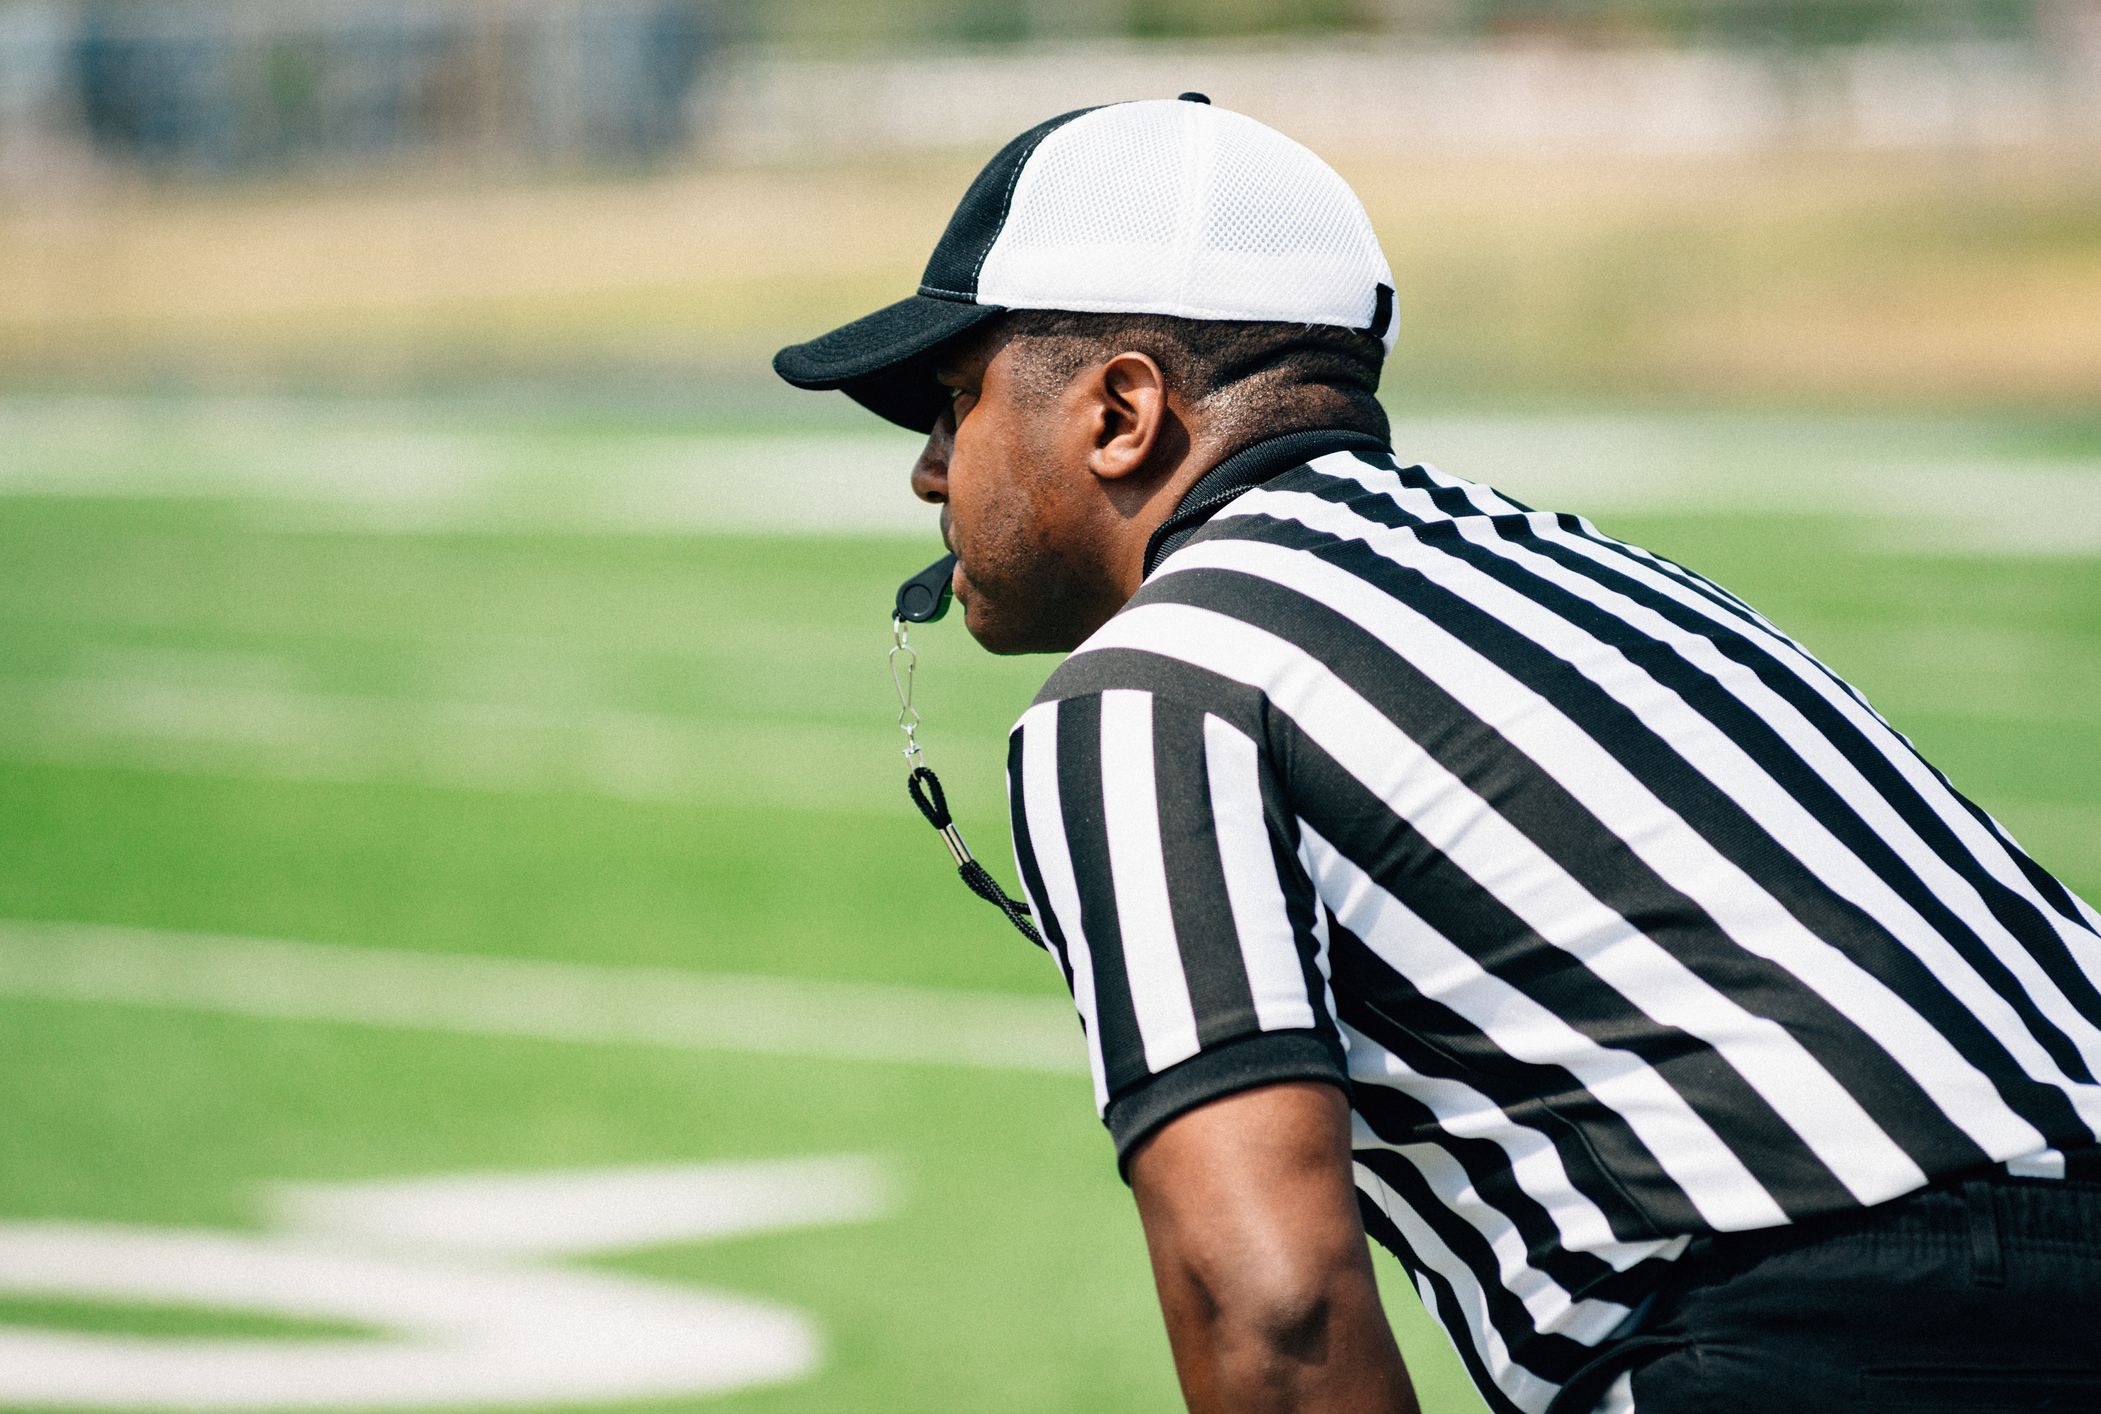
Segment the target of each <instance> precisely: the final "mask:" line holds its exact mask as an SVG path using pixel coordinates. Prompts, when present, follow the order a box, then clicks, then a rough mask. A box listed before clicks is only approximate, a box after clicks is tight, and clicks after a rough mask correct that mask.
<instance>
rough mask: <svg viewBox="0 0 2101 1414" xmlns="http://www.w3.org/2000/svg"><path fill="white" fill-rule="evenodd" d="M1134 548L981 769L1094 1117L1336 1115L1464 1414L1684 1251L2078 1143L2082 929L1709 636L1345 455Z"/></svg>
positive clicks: (1613, 566) (1576, 533)
mask: <svg viewBox="0 0 2101 1414" xmlns="http://www.w3.org/2000/svg"><path fill="white" fill-rule="evenodd" d="M1192 526H1193V527H1194V529H1193V531H1192ZM1163 532H1165V534H1164V535H1163V536H1162V537H1160V538H1157V539H1156V542H1155V546H1154V552H1153V554H1151V555H1149V557H1148V569H1149V572H1148V574H1147V576H1146V579H1145V582H1144V585H1143V587H1142V588H1141V589H1140V590H1139V592H1138V594H1137V595H1136V596H1135V597H1134V598H1133V599H1132V600H1131V602H1130V603H1129V605H1127V606H1126V607H1125V608H1124V609H1123V611H1122V612H1121V613H1119V614H1117V615H1116V617H1115V618H1113V619H1112V620H1110V622H1109V623H1108V624H1107V625H1106V626H1104V627H1103V628H1102V629H1101V630H1100V631H1099V632H1098V633H1096V634H1095V635H1094V636H1093V637H1092V638H1090V639H1089V640H1088V641H1087V642H1086V643H1085V644H1083V645H1082V646H1081V647H1080V648H1079V649H1078V650H1077V651H1076V652H1074V653H1073V654H1072V656H1071V657H1070V658H1069V659H1068V660H1067V661H1066V662H1065V663H1064V664H1063V665H1062V666H1061V667H1059V669H1058V670H1057V671H1056V672H1055V673H1054V674H1053V675H1052V676H1051V678H1050V681H1049V682H1048V683H1047V684H1046V685H1045V687H1044V689H1043V691H1042V693H1041V694H1040V695H1039V696H1038V697H1037V699H1036V702H1035V703H1034V705H1032V706H1031V707H1030V708H1029V710H1028V712H1027V713H1026V714H1025V715H1024V716H1023V717H1022V719H1021V721H1020V723H1019V724H1018V725H1017V726H1016V727H1015V729H1014V733H1013V736H1012V739H1011V742H1010V748H1009V757H1008V786H1009V791H1010V796H1011V803H1012V815H1013V830H1014V839H1015V851H1016V856H1017V863H1018V865H1019V869H1020V874H1021V878H1022V881H1023V884H1024V886H1025V888H1026V890H1027V892H1028V895H1029V900H1030V902H1031V904H1032V905H1033V907H1034V908H1035V910H1036V914H1037V917H1038V918H1039V919H1040V920H1041V921H1042V923H1043V925H1044V927H1043V931H1044V933H1045V935H1046V937H1047V938H1048V940H1049V942H1050V944H1051V949H1052V952H1053V954H1054V956H1055V957H1056V959H1057V961H1058V963H1059V966H1060V967H1061V969H1062V970H1063V972H1064V974H1065V977H1066V980H1067V982H1068V984H1069V985H1070V987H1071V989H1072V993H1073V996H1074V999H1075V1001H1076V1003H1077V1006H1078V1009H1079V1013H1080V1017H1081V1020H1082V1022H1083V1023H1084V1025H1085V1028H1086V1033H1087V1037H1088V1044H1089V1051H1090V1053H1091V1058H1092V1062H1093V1070H1094V1086H1095V1099H1096V1101H1097V1103H1098V1105H1099V1107H1100V1109H1101V1111H1102V1113H1103V1116H1104V1118H1105V1119H1106V1122H1107V1124H1108V1126H1109V1128H1110V1130H1111V1132H1112V1134H1113V1135H1114V1137H1115V1140H1116V1145H1117V1150H1118V1153H1119V1154H1120V1155H1128V1154H1129V1152H1130V1150H1131V1148H1132V1146H1133V1145H1134V1144H1136V1143H1137V1142H1138V1141H1139V1140H1141V1139H1142V1138H1143V1137H1144V1136H1145V1135H1146V1134H1148V1133H1149V1132H1151V1131H1152V1130H1153V1129H1155V1128H1156V1127H1158V1126H1159V1125H1160V1124H1161V1123H1163V1122H1164V1121H1166V1120H1168V1119H1170V1118H1172V1117H1173V1116H1175V1115H1176V1114H1179V1113H1180V1112H1182V1111H1183V1110H1185V1109H1187V1108H1189V1107H1191V1106H1193V1105H1196V1104H1199V1103H1201V1102H1203V1101H1205V1100H1208V1099H1212V1098H1215V1097H1217V1096H1219V1095H1222V1094H1226V1093H1228V1092H1230V1091H1233V1090H1237V1089H1242V1088H1246V1087H1248V1086H1251V1085H1256V1084H1262V1083H1267V1082H1270V1081H1275V1080H1284V1079H1299V1078H1315V1079H1326V1080H1333V1081H1336V1082H1338V1083H1343V1084H1345V1085H1346V1087H1347V1089H1348V1091H1349V1093H1350V1096H1351V1101H1352V1106H1353V1110H1354V1148H1355V1158H1356V1181H1357V1185H1358V1189H1359V1196H1360V1201H1361V1204H1362V1206H1363V1209H1364V1212H1365V1217H1366V1223H1367V1227H1368V1228H1369V1230H1370V1232H1371V1234H1372V1235H1373V1237H1374V1238H1375V1239H1376V1240H1378V1241H1380V1242H1382V1243H1383V1244H1385V1245H1386V1246H1387V1247H1389V1248H1391V1249H1392V1250H1393V1252H1394V1253H1395V1254H1396V1255H1397V1256H1398V1257H1399V1258H1400V1260H1401V1261H1402V1262H1403V1263H1404V1264H1405V1266H1406V1267H1407V1270H1408V1271H1409V1273H1410V1275H1411V1276H1412V1278H1413V1279H1414V1281H1415V1284H1416V1287H1417V1289H1418V1290H1419V1291H1420V1292H1421V1294H1422V1296H1423V1299H1424V1301H1425V1302H1426V1303H1427V1304H1428V1306H1429V1308H1430V1310H1431V1311H1432V1313H1433V1314H1434V1315H1436V1316H1437V1318H1438V1319H1439V1320H1441V1321H1442V1322H1443V1323H1444V1325H1445V1327H1446V1328H1447V1329H1448V1330H1449V1331H1450V1332H1451V1333H1452V1336H1453V1338H1454V1341H1455V1343H1456V1344H1457V1345H1458V1348H1459V1351H1460V1353H1461V1355H1462V1357H1463V1358H1464V1359H1465V1361H1466V1363H1467V1365H1468V1367H1469V1369H1470V1371H1471V1373H1472V1374H1473V1377H1474V1380H1475V1383H1476V1384H1477V1385H1479V1386H1480V1388H1481V1390H1482V1392H1483V1394H1484V1396H1485V1397H1486V1398H1487V1399H1488V1400H1489V1402H1490V1404H1491V1405H1492V1406H1493V1407H1494V1408H1496V1409H1497V1410H1499V1411H1510V1410H1523V1411H1528V1414H1537V1411H1540V1410H1542V1409H1544V1407H1545V1406H1546V1404H1547V1403H1548V1402H1549V1401H1550V1400H1551V1399H1552V1398H1553V1396H1554V1394H1555V1393H1556V1391H1557V1390H1558V1389H1559V1387H1560V1386H1561V1384H1562V1383H1563V1382H1564V1381H1565V1380H1566V1379H1567V1377H1568V1376H1569V1374H1570V1373H1571V1372H1572V1371H1573V1370H1574V1369H1575V1368H1576V1367H1577V1366H1579V1365H1580V1364H1582V1363H1583V1362H1584V1361H1585V1360H1587V1359H1589V1358H1590V1357H1591V1356H1592V1355H1594V1354H1595V1353H1596V1351H1597V1348H1598V1346H1599V1344H1600V1342H1601V1341H1604V1340H1606V1339H1607V1338H1608V1337H1611V1336H1613V1335H1615V1333H1620V1332H1623V1331H1624V1330H1625V1329H1626V1328H1627V1327H1628V1326H1629V1325H1630V1322H1631V1318H1632V1317H1633V1315H1634V1313H1635V1312H1636V1310H1637V1308H1638V1307H1639V1306H1640V1304H1641V1302H1642V1300H1643V1298H1644V1297H1645V1296H1647V1295H1648V1294H1649V1293H1650V1292H1652V1291H1653V1290H1655V1288H1656V1287H1657V1285H1658V1282H1659V1279H1660V1278H1661V1277H1662V1275H1663V1274H1664V1273H1665V1272H1666V1270H1667V1268H1668V1265H1669V1264H1670V1263H1671V1262H1672V1261H1673V1260H1674V1259H1675V1258H1676V1257H1678V1256H1679V1254H1680V1253H1681V1252H1683V1251H1684V1249H1685V1247H1686V1245H1687V1243H1688V1241H1689V1240H1690V1239H1691V1238H1692V1237H1694V1236H1696V1235H1699V1234H1706V1233H1713V1232H1728V1231H1737V1230H1743V1229H1750V1228H1761V1227H1769V1226H1773V1225H1777V1224H1783V1223H1788V1222H1792V1221H1797V1220H1800V1219H1803V1218H1807V1217H1810V1216H1812V1215H1818V1214H1827V1213H1833V1212H1840V1211H1844V1210H1847V1209H1852V1208H1857V1207H1862V1206H1867V1205H1871V1204H1876V1203H1881V1202H1884V1201H1886V1200H1888V1199H1891V1198H1893V1197H1896V1196H1897V1195H1900V1194H1903V1193H1906V1192H1908V1191H1910V1190H1913V1189H1915V1188H1918V1187H1920V1186H1922V1185H1924V1184H1926V1183H1928V1182H1930V1181H1933V1180H1935V1179H1937V1178H1940V1177H1943V1176H1946V1175H1950V1174H1955V1173H1959V1172H1961V1171H1963V1170H1966V1169H1974V1168H1977V1167H1979V1166H1983V1165H1988V1164H1993V1163H2005V1162H2008V1161H2011V1162H2012V1166H2013V1167H2014V1168H2015V1169H2016V1171H2017V1172H2028V1173H2035V1174H2043V1175H2047V1174H2050V1173H2061V1172H2062V1170H2063V1165H2064V1163H2065V1159H2064V1155H2065V1153H2067V1152H2076V1151H2079V1150H2084V1149H2087V1148H2089V1147H2091V1146H2093V1145H2094V1144H2095V1143H2096V1140H2097V1138H2101V1085H2097V1083H2096V1075H2097V1067H2101V1024H2097V1023H2101V992H2097V982H2101V919H2097V917H2096V915H2095V913H2094V911H2093V910H2092V909H2091V908H2090V907H2088V906H2087V905H2086V904H2084V903H2083V902H2081V901H2080V900H2079V899H2077V898H2075V897H2074V896H2073V895H2072V894H2071V893H2069V892H2068V891H2067V890H2066V889H2065V888H2064V887H2063V886H2061V885H2060V884H2059V883H2058V882H2057V881H2056V880H2054V879H2052V878H2051V877H2050V876H2049V875H2048V874H2046V873H2045V872H2044V871H2043V870H2042V869H2040V868H2038V867H2037V866H2036V865H2035V864H2034V863H2033V862H2032V861H2031V860H2029V859H2028V858H2027V856H2026V855H2025V854H2023V853H2022V852H2021V850H2020V849H2019V847H2018V846H2016V845H2015V844H2014V842H2013V841H2012V840H2011V839H2009V838H2008V837H2007V835H2006V834H2005V832H2004V831H2003V830H2001V829H2000V828H1999V827H1998V825H1996V824H1995V823H1994V822H1993V821H1992V820H1991V819H1990V818H1989V817H1987V816H1986V815H1985V814H1984V813H1983V812H1982V811H1981V810H1979V809H1977V808H1976V807H1975V806H1973V805H1971V804H1970V803H1969V802H1968V801H1966V800H1965V799H1963V798H1962V797H1961V796H1960V795H1958V794H1957V793H1956V792H1955V791H1954V790H1953V789H1952V788H1951V787H1950V786H1949V784H1948V782H1947V781H1946V779H1945V778H1944V777H1942V776H1941V775H1940V774H1939V773H1938V772H1937V771H1935V770H1934V769H1933V767H1931V766H1930V765H1928V764H1927V763H1926V762H1925V761H1924V760H1922V759H1921V758H1920V757H1919V756H1918V754H1917V753H1916V752H1915V751H1914V750H1913V749H1912V747H1911V746H1910V744H1909V743H1908V742H1907V741H1906V740H1905V739H1904V738H1903V737H1902V736H1901V735H1899V734H1898V733H1897V732H1896V731H1895V730H1893V729H1892V728H1891V727H1890V726H1889V724H1888V723H1886V722H1885V721H1883V719H1882V718H1881V717H1880V716H1878V715H1877V714H1876V713H1875V712H1874V710H1873V709H1872V708H1870V707H1869V706H1868V704H1867V703H1866V702H1865V701H1863V700H1862V698H1861V697H1860V695H1859V694H1858V693H1856V692H1855V691H1853V690H1852V689H1851V688H1850V687H1848V686H1847V685H1846V684H1845V683H1844V682H1842V681H1840V680H1839V679H1838V678H1837V677H1836V676H1834V675H1833V674H1832V673H1831V672H1830V671H1829V670H1827V669H1826V668H1824V667H1823V666H1822V665H1821V664H1819V663H1818V662H1817V661H1816V660H1815V659H1814V658H1812V657H1811V656H1810V655H1809V654H1808V653H1807V652H1805V651H1804V650H1803V649H1802V648H1801V647H1800V646H1799V645H1798V644H1796V643H1795V642H1794V641H1792V640H1791V639H1789V638H1787V637H1786V636H1785V635H1784V634H1782V633H1781V632H1780V631H1779V630H1778V629H1776V628H1775V627H1774V626H1773V625H1772V624H1770V623H1769V622H1767V621H1766V620H1765V619H1764V618H1762V617H1760V616H1759V615H1758V614H1757V613H1756V612H1754V611H1753V610H1752V609H1750V608H1749V607H1747V606H1746V605H1745V604H1744V603H1743V602H1742V601H1740V600H1738V599H1736V598H1735V597H1734V596H1732V595H1730V594H1729V593H1727V592H1726V591H1724V590H1722V589H1720V588H1718V587H1716V586H1715V585H1713V584H1711V583H1709V582H1708V581H1706V580H1704V579H1702V578H1700V577H1699V576H1697V575H1694V574H1692V573H1690V572H1689V571H1687V570H1685V569H1683V568H1681V567H1680V566H1678V565H1675V564H1673V563H1671V562H1670V561H1668V560H1665V559H1662V558H1660V557H1658V556H1656V555H1652V554H1649V553H1647V552H1645V551H1642V550H1639V549H1636V548H1634V547H1633V546H1630V545H1627V544H1624V543H1621V542H1619V541H1616V540H1614V539H1612V538H1610V537H1608V536H1605V535H1603V534H1601V533H1599V532H1598V531H1597V530H1596V529H1595V528H1593V527H1592V526H1591V525H1590V524H1589V523H1588V522H1586V521H1584V520H1582V519H1579V518H1577V517H1574V516H1568V515H1554V514H1547V513H1542V512H1535V511H1532V510H1529V509H1527V508H1526V507H1524V506H1521V505H1519V504H1517V503H1516V502H1514V501H1511V500H1509V499H1508V498H1506V497H1504V496H1501V495H1499V494H1498V493H1496V492H1495V491H1492V490H1490V489H1489V488H1487V487H1485V486H1481V485H1476V484H1472V483H1469V482H1465V481H1461V480H1458V479H1455V478H1453V477H1450V476H1446V475H1444V474H1442V473H1440V472H1437V471H1435V470H1433V469H1431V468H1428V467H1423V466H1403V465H1401V464H1400V463H1398V462H1397V461H1396V460H1395V459H1394V458H1393V457H1392V456H1390V455H1389V454H1387V453H1386V452H1385V450H1384V449H1383V448H1381V447H1379V446H1378V445H1377V444H1374V443H1370V442H1368V441H1366V440H1365V439H1362V438H1353V437H1351V436H1349V435H1348V434H1322V435H1318V436H1315V437H1313V438H1312V439H1311V440H1310V441H1309V439H1308V438H1307V437H1306V436H1305V435H1304V434H1301V435H1300V436H1298V437H1295V438H1289V439H1282V440H1279V441H1273V442H1271V443H1267V444H1262V445H1259V446H1257V447H1254V448H1251V449H1249V450H1248V451H1247V452H1243V453H1241V454H1240V455H1239V456H1237V457H1235V458H1233V459H1230V460H1229V462H1228V463H1227V464H1225V465H1224V466H1221V467H1220V468H1219V469H1217V470H1216V471H1214V472H1213V473H1212V475H1211V476H1210V477H1207V478H1206V480H1205V481H1204V482H1203V483H1200V484H1199V486H1198V488H1197V490H1196V491H1195V492H1194V493H1192V495H1191V497H1190V498H1189V500H1188V501H1185V503H1184V509H1183V511H1182V512H1180V513H1178V515H1177V518H1176V520H1174V521H1171V522H1170V523H1169V525H1168V526H1167V527H1163ZM1624 1397H1625V1396H1624V1393H1622V1395H1621V1396H1620V1398H1621V1399H1624Z"/></svg>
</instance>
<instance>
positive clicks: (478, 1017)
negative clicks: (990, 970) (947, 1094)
mask: <svg viewBox="0 0 2101 1414" xmlns="http://www.w3.org/2000/svg"><path fill="white" fill-rule="evenodd" d="M0 996H12V997H29V998H40V999H45V1000H65V1001H83V1002H111V1003H119V1004H123V1005H129V1006H145V1007H154V1008H160V1009H166V1010H178V1011H205V1012H218V1013H227V1014H232V1015H240V1016H252V1017H262V1018H268V1019H271V1020H280V1021H319V1022H347V1023H351V1024H354V1025H363V1026H384V1027H392V1028H399V1029H406V1030H422V1031H443V1032H456V1033H461V1034H466V1035H480V1036H514V1037H524V1038H529V1039H533V1040H543V1041H572V1042H588V1043H597V1044H607V1045H642V1046H664V1047H670V1048H673V1049H678V1050H690V1051H735V1052H745V1053H750V1054H756V1055H775V1056H808V1057H816V1058H819V1059H825V1060H852V1061H882V1062H900V1063H908V1064H925V1065H954V1066H966V1067H972V1068H976V1069H985V1070H1016V1071H1033V1072H1041V1073H1045V1074H1056V1075H1065V1074H1075V1073H1078V1072H1079V1071H1080V1070H1082V1069H1083V1067H1084V1063H1085V1057H1084V1054H1083V1050H1082V1042H1081V1037H1080V1033H1079V1029H1078V1028H1077V1027H1076V1026H1075V1025H1074V1024H1073V1021H1072V1014H1071V1011H1070V1009H1069V1007H1068V1006H1067V1005H1065V1004H1064V1003H1062V1002H1061V1001H1059V1000H1056V999H1053V998H1051V997H1048V996H1046V997H1043V998H1035V997H1025V996H1018V995H1002V994H998V993H991V992H965V991H942V990H936V989H932V988H917V987H902V986H889V985H877V984H865V983H848V982H822V981H800V980H790V979H788V978H782V977H759V976H739V975H729V974H714V975H709V974H703V973H695V972H683V971H678V970H675V969H671V968H658V967H604V966H596V965H592V964H586V963H574V962H543V961H533V960H527V959H522V958H492V957H461V956H452V955H443V954H438V953H415V952H398V951H391V950H383V949H378V948H362V947H346V946H341V945H336V944H328V943H306V942H285V941H279V940H274V939H264V938H239V937H220V936H215V935H206V934H195V933H170V932H157V931H147V930H144V929H136V928H110V927H100V926H95V925H87V924H73V923H29V922H6V921H0Z"/></svg>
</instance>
